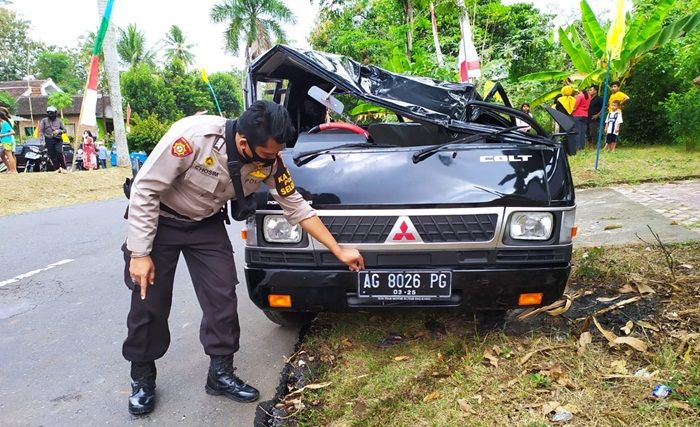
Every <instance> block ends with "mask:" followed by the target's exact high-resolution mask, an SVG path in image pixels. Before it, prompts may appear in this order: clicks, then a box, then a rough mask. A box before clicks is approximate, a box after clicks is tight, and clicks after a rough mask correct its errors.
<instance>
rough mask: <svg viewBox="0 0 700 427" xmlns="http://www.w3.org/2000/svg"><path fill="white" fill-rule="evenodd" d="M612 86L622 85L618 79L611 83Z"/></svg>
mask: <svg viewBox="0 0 700 427" xmlns="http://www.w3.org/2000/svg"><path fill="white" fill-rule="evenodd" d="M610 86H617V87H620V86H622V85H621V84H620V82H618V81H617V80H616V81H614V82H612V83H610Z"/></svg>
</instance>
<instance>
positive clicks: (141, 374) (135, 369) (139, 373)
mask: <svg viewBox="0 0 700 427" xmlns="http://www.w3.org/2000/svg"><path fill="white" fill-rule="evenodd" d="M155 405H156V362H131V396H129V413H131V414H133V415H145V414H148V413H149V412H151V411H153V407H154V406H155Z"/></svg>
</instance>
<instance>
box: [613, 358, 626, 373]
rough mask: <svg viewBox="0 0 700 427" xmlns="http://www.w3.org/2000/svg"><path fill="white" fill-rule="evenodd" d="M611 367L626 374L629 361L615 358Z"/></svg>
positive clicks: (614, 370) (616, 371)
mask: <svg viewBox="0 0 700 427" xmlns="http://www.w3.org/2000/svg"><path fill="white" fill-rule="evenodd" d="M610 367H611V368H612V369H613V372H615V373H616V374H621V375H626V374H627V361H626V360H613V361H612V362H611V363H610Z"/></svg>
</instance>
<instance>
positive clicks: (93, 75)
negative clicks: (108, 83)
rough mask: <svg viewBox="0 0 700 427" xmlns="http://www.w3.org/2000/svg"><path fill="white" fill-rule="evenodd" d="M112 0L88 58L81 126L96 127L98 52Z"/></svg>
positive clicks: (109, 0)
mask: <svg viewBox="0 0 700 427" xmlns="http://www.w3.org/2000/svg"><path fill="white" fill-rule="evenodd" d="M113 5H114V0H108V1H107V5H106V7H105V11H104V14H103V15H102V21H101V22H100V28H99V30H98V31H97V34H96V36H95V45H94V46H93V47H92V58H90V69H89V71H88V79H87V83H86V84H85V92H84V94H83V105H82V106H81V108H80V119H79V122H80V124H81V125H83V126H88V127H95V126H97V116H96V114H95V113H96V110H97V82H98V77H99V73H100V51H101V50H102V42H104V39H105V34H107V28H108V27H109V19H110V17H111V15H112V7H113Z"/></svg>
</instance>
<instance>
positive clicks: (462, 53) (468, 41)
mask: <svg viewBox="0 0 700 427" xmlns="http://www.w3.org/2000/svg"><path fill="white" fill-rule="evenodd" d="M459 26H460V30H461V31H462V39H461V40H460V41H459V79H460V81H461V82H469V81H472V80H474V79H478V78H479V77H481V65H480V64H479V55H478V54H477V53H476V47H475V46H474V40H473V38H472V27H471V25H469V15H468V14H467V13H466V11H463V13H462V20H461V21H460V24H459Z"/></svg>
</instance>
